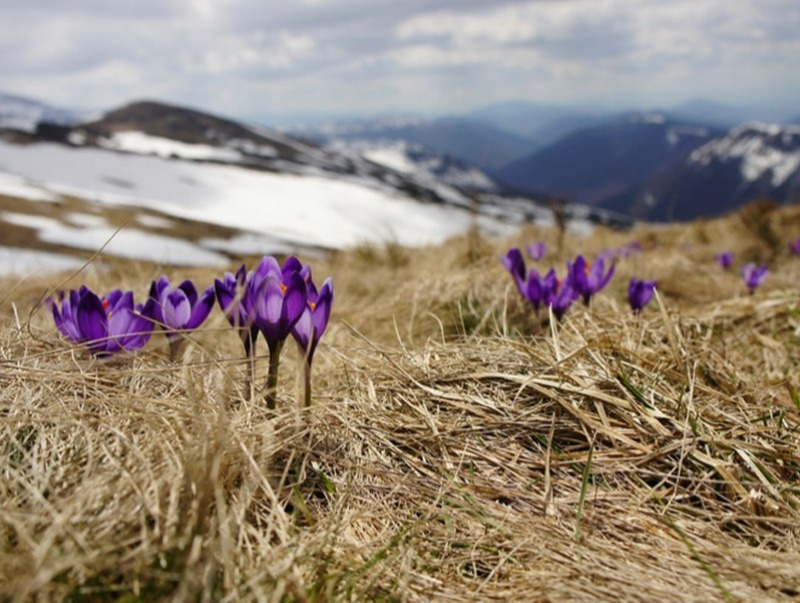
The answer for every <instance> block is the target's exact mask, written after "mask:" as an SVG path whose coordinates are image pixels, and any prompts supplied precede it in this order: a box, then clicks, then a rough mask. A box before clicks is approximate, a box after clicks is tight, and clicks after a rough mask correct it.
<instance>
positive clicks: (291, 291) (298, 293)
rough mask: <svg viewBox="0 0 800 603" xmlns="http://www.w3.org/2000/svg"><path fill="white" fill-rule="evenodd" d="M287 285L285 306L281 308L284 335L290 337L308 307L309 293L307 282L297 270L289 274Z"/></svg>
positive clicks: (284, 298)
mask: <svg viewBox="0 0 800 603" xmlns="http://www.w3.org/2000/svg"><path fill="white" fill-rule="evenodd" d="M285 286H286V293H285V294H284V297H283V308H281V323H282V325H281V327H282V330H283V332H284V333H285V335H284V337H288V335H289V332H290V331H291V330H292V327H293V326H294V324H295V323H296V322H297V321H298V320H299V319H300V315H301V314H302V313H303V311H304V310H305V309H306V308H307V307H308V301H307V300H308V294H307V293H306V283H305V281H304V280H303V277H301V276H300V274H299V273H297V272H295V273H292V274H290V275H289V278H288V279H286V283H285Z"/></svg>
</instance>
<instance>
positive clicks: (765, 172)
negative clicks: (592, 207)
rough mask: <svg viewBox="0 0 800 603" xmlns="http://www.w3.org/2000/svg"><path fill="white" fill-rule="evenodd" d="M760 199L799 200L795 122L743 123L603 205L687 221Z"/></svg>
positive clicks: (799, 138)
mask: <svg viewBox="0 0 800 603" xmlns="http://www.w3.org/2000/svg"><path fill="white" fill-rule="evenodd" d="M760 197H770V198H773V199H775V200H777V201H779V202H782V203H790V202H798V201H800V126H797V125H786V126H784V125H770V124H763V123H748V124H744V125H741V126H738V127H736V128H733V129H732V130H730V132H728V133H727V134H725V135H723V136H719V137H717V138H714V139H713V140H710V141H708V142H707V143H706V144H704V145H702V146H700V147H698V148H696V149H695V150H693V151H692V152H691V153H690V154H689V155H688V156H687V157H686V158H685V159H684V160H683V161H681V162H679V163H678V164H676V165H674V166H673V167H672V168H671V169H669V170H666V171H665V172H663V173H660V174H657V175H656V176H654V177H653V178H652V179H651V180H650V181H648V182H647V183H645V184H643V185H642V186H640V187H638V188H637V189H636V190H635V191H634V192H632V193H629V194H622V195H619V196H617V197H616V198H614V199H610V200H607V201H606V202H605V203H603V207H607V208H610V209H614V210H617V211H623V212H625V213H627V214H631V215H634V216H636V217H639V218H642V219H648V220H691V219H694V218H698V217H709V216H715V215H719V214H722V213H724V212H726V211H730V210H733V209H735V208H737V207H739V206H740V205H742V204H744V203H746V202H748V201H751V200H753V199H756V198H760Z"/></svg>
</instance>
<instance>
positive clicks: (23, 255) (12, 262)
mask: <svg viewBox="0 0 800 603" xmlns="http://www.w3.org/2000/svg"><path fill="white" fill-rule="evenodd" d="M85 263H86V261H85V260H82V259H81V258H78V257H75V256H72V255H65V254H60V253H51V252H49V251H40V250H38V249H21V248H19V247H0V275H2V276H33V275H36V274H50V273H53V272H63V271H66V270H77V269H78V268H80V267H81V266H83V264H85Z"/></svg>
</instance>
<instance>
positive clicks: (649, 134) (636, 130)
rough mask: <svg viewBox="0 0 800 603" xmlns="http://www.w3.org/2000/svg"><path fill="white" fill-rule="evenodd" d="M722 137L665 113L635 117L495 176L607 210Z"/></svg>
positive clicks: (579, 135) (583, 133)
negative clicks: (610, 204) (611, 203)
mask: <svg viewBox="0 0 800 603" xmlns="http://www.w3.org/2000/svg"><path fill="white" fill-rule="evenodd" d="M716 133H717V131H716V130H714V129H713V128H711V127H709V126H705V125H698V124H693V123H685V122H680V121H676V120H673V119H671V118H669V117H667V116H666V115H664V114H662V113H633V114H627V115H625V116H623V117H621V118H620V117H618V118H615V119H612V120H608V121H607V122H606V123H604V124H602V125H598V126H594V127H591V128H585V129H582V130H578V131H577V132H574V133H572V134H570V135H568V136H566V137H564V138H562V139H560V140H559V141H558V142H556V143H554V144H552V145H549V146H547V147H545V148H543V149H541V150H539V151H536V152H534V153H532V154H531V155H528V156H527V157H524V158H523V159H520V160H518V161H515V162H512V163H511V164H509V165H507V166H505V167H503V168H501V169H499V170H497V171H495V172H494V173H493V175H494V176H495V177H496V178H497V179H498V180H500V181H501V182H503V183H507V184H509V185H512V186H516V187H519V188H520V189H522V190H526V191H549V192H551V193H553V194H557V195H561V196H564V197H566V198H568V199H570V200H572V201H575V202H578V203H587V204H590V205H598V206H602V205H603V201H604V200H605V199H608V198H611V197H615V196H617V195H620V194H622V193H625V192H628V191H630V190H632V189H634V188H635V187H636V186H637V185H639V184H641V183H643V182H646V181H647V180H649V179H650V178H652V177H653V176H654V175H655V174H657V173H659V172H661V171H664V170H666V169H668V168H669V167H670V166H672V165H674V164H676V163H679V162H680V161H682V160H683V159H685V158H686V157H687V156H688V155H689V154H690V153H691V152H692V151H693V150H694V149H696V148H697V147H699V146H701V145H702V144H704V143H705V142H707V141H709V140H710V139H711V138H713V137H714V135H715V134H716Z"/></svg>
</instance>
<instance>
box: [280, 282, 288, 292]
mask: <svg viewBox="0 0 800 603" xmlns="http://www.w3.org/2000/svg"><path fill="white" fill-rule="evenodd" d="M286 289H287V287H286V285H284V284H283V283H281V293H283V294H284V295H286Z"/></svg>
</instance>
